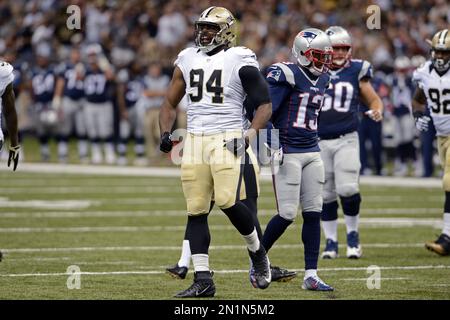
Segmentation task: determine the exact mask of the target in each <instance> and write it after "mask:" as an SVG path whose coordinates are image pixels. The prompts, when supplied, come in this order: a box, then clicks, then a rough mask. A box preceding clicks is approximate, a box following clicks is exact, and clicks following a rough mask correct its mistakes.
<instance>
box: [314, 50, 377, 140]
mask: <svg viewBox="0 0 450 320" xmlns="http://www.w3.org/2000/svg"><path fill="white" fill-rule="evenodd" d="M328 73H329V74H330V79H331V85H330V87H329V88H328V89H327V91H326V93H325V99H324V102H323V106H322V110H321V112H320V118H319V137H320V138H321V139H334V138H337V137H339V136H340V135H343V134H347V133H350V132H353V131H356V130H357V129H358V123H359V120H358V111H359V105H360V92H359V82H360V81H361V80H363V79H371V78H372V66H371V65H370V63H369V62H368V61H365V60H359V59H351V60H350V61H348V62H347V64H346V65H345V66H344V67H342V68H340V69H338V70H335V71H333V70H330V71H329V72H328Z"/></svg>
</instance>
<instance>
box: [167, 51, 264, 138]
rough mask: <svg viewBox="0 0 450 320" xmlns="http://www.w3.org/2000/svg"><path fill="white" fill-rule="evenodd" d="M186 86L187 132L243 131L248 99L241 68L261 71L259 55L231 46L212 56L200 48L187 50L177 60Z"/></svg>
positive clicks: (176, 62) (176, 63) (176, 64)
mask: <svg viewBox="0 0 450 320" xmlns="http://www.w3.org/2000/svg"><path fill="white" fill-rule="evenodd" d="M174 64H175V66H177V67H178V68H180V70H181V72H182V73H183V78H184V82H185V83H186V96H187V99H188V106H187V112H186V113H187V130H188V132H191V133H197V134H198V133H206V134H212V133H217V132H220V131H224V130H230V129H231V130H236V129H237V130H243V128H244V118H243V112H244V109H243V103H244V100H245V97H246V93H245V91H244V88H243V87H242V83H241V79H240V77H239V69H240V68H241V67H243V66H253V67H256V68H258V69H259V65H258V62H257V60H256V55H255V54H254V53H253V51H251V50H250V49H248V48H245V47H231V48H228V49H225V50H222V51H220V52H218V53H216V54H214V55H212V56H208V55H207V54H205V53H204V52H202V51H201V50H199V49H198V48H187V49H184V50H183V51H181V52H180V54H179V55H178V58H177V59H176V61H175V63H174Z"/></svg>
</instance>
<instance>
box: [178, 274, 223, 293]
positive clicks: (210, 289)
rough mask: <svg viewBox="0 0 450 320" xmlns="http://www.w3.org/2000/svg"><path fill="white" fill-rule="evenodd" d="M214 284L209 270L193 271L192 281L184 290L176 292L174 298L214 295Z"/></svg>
mask: <svg viewBox="0 0 450 320" xmlns="http://www.w3.org/2000/svg"><path fill="white" fill-rule="evenodd" d="M215 294H216V286H215V285H214V282H213V279H212V278H211V273H210V272H209V271H200V272H195V273H194V283H193V284H192V285H191V286H190V287H189V288H187V289H186V290H184V291H181V292H178V293H177V294H176V295H175V296H174V297H175V298H207V297H214V295H215Z"/></svg>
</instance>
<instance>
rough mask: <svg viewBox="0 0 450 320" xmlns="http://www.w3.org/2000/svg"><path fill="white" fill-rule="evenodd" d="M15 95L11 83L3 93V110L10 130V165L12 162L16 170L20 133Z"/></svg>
mask: <svg viewBox="0 0 450 320" xmlns="http://www.w3.org/2000/svg"><path fill="white" fill-rule="evenodd" d="M15 99H16V97H15V95H14V89H13V85H12V83H10V84H9V85H8V86H7V87H6V89H5V92H4V93H3V96H2V102H3V112H4V114H5V120H6V127H7V128H8V132H9V139H10V145H9V156H8V167H9V166H10V165H11V164H12V166H13V170H14V171H16V168H17V164H18V163H19V150H20V146H19V134H18V128H17V127H18V126H17V112H16V106H15Z"/></svg>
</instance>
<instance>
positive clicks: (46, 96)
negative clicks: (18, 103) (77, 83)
mask: <svg viewBox="0 0 450 320" xmlns="http://www.w3.org/2000/svg"><path fill="white" fill-rule="evenodd" d="M30 79H31V87H32V91H33V100H34V101H35V102H40V103H48V102H51V101H52V99H53V94H54V93H55V85H56V73H55V71H54V69H53V68H52V67H51V66H49V67H47V68H45V69H42V68H39V67H36V68H34V69H33V70H32V71H31V74H30Z"/></svg>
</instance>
